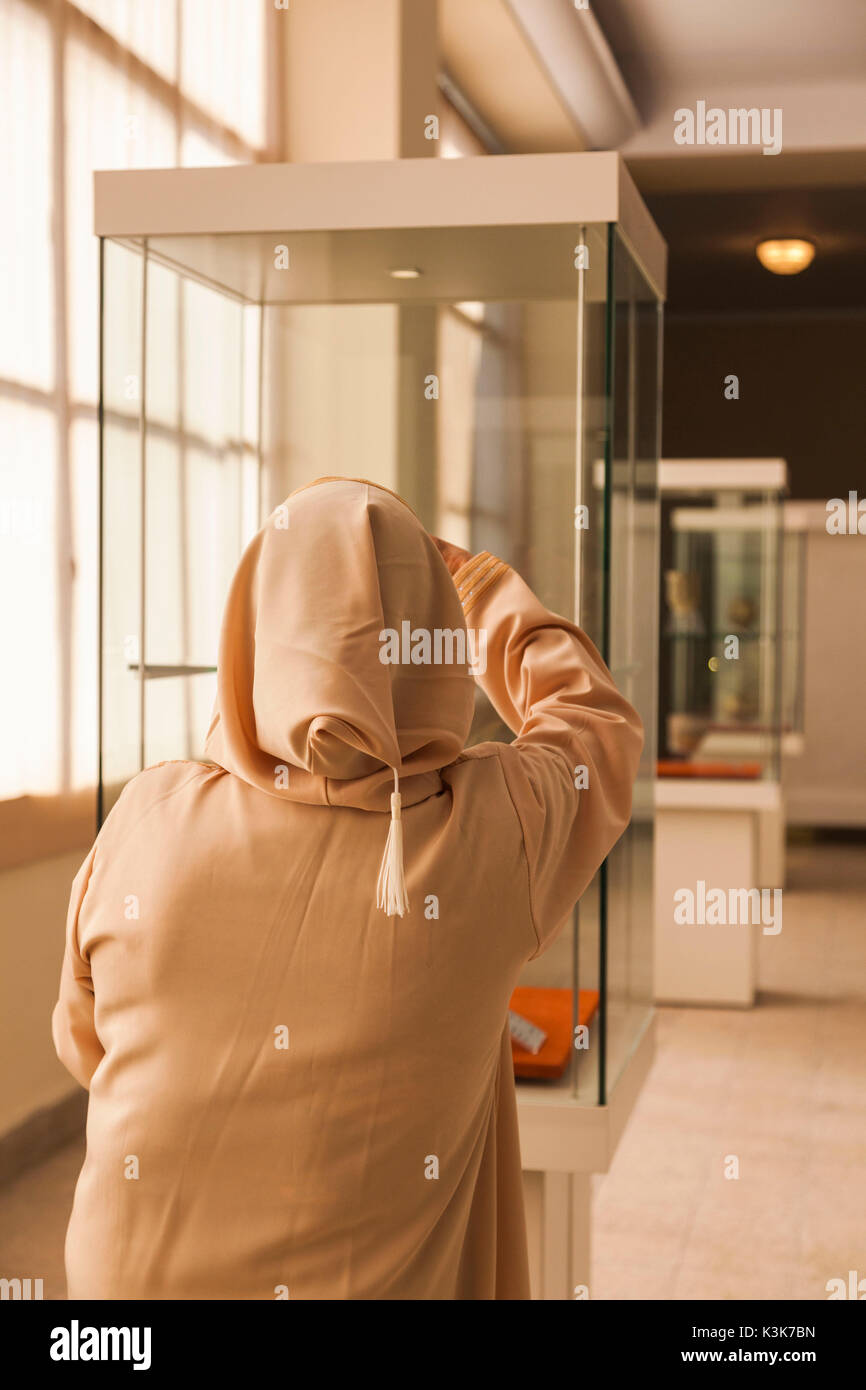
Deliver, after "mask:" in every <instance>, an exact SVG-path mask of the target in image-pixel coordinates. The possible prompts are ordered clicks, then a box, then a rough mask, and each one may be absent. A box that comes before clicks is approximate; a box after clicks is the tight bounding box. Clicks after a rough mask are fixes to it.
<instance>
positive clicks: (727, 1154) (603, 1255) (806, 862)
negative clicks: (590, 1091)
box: [591, 845, 866, 1299]
mask: <svg viewBox="0 0 866 1390" xmlns="http://www.w3.org/2000/svg"><path fill="white" fill-rule="evenodd" d="M783 906H784V919H783V929H782V932H781V933H780V934H779V936H777V937H770V936H766V937H761V938H760V941H761V945H760V962H759V979H760V984H761V994H760V999H759V1003H758V1005H757V1007H756V1008H754V1009H753V1010H749V1011H743V1012H733V1011H729V1010H723V1009H663V1010H661V1011H660V1018H659V1057H658V1061H657V1063H656V1065H655V1068H654V1070H653V1073H652V1075H651V1077H650V1080H649V1082H648V1084H647V1086H646V1087H645V1089H644V1092H643V1094H642V1096H641V1098H640V1101H639V1103H638V1106H637V1109H636V1111H635V1114H634V1116H633V1119H632V1122H631V1124H630V1126H629V1128H628V1130H627V1131H626V1134H625V1136H624V1138H623V1141H622V1143H621V1146H620V1149H619V1151H618V1153H617V1155H616V1157H615V1160H614V1163H613V1167H612V1169H611V1171H610V1173H609V1174H607V1175H606V1176H604V1177H601V1178H597V1179H596V1180H595V1183H596V1186H595V1203H594V1207H595V1210H594V1215H595V1222H594V1231H593V1235H594V1246H593V1266H592V1288H591V1293H592V1296H593V1297H595V1298H604V1299H609V1298H661V1299H670V1298H673V1299H681V1298H682V1299H687V1298H730V1299H735V1298H804V1299H816V1298H826V1297H827V1292H826V1288H825V1286H826V1284H827V1281H828V1279H833V1278H842V1279H845V1280H846V1281H847V1278H848V1271H849V1270H852V1269H855V1270H858V1271H859V1277H866V849H864V847H863V846H862V845H860V846H840V845H829V846H828V845H823V846H816V847H798V848H796V849H792V850H791V851H790V853H789V881H788V887H787V888H786V890H785V896H784V903H783ZM734 1159H735V1160H737V1163H738V1168H739V1176H738V1177H736V1178H733V1177H726V1176H725V1171H726V1167H727V1169H728V1171H729V1172H733V1171H736V1169H735V1164H734V1162H733V1161H732V1160H734Z"/></svg>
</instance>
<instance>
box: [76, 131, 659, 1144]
mask: <svg viewBox="0 0 866 1390" xmlns="http://www.w3.org/2000/svg"><path fill="white" fill-rule="evenodd" d="M96 229H97V232H98V233H99V234H100V236H101V238H102V241H101V247H102V251H101V283H102V305H101V311H102V337H101V378H102V402H101V421H102V430H101V448H102V459H101V477H102V676H101V692H102V695H101V702H102V705H101V739H100V745H101V785H100V795H101V804H102V814H105V813H106V812H107V810H108V809H109V808H110V805H111V804H112V802H113V800H114V799H115V797H116V796H117V794H118V793H119V790H120V788H121V786H122V785H123V783H124V782H125V781H126V780H127V779H128V778H129V777H130V776H132V775H133V774H134V773H135V772H136V771H137V770H138V769H139V768H140V767H142V766H144V765H146V764H148V763H151V762H154V761H157V760H159V759H161V758H168V757H193V758H195V757H200V756H201V754H202V746H203V739H204V734H205V731H206V728H207V724H208V720H209V716H210V709H211V704H212V700H213V695H214V689H215V676H214V667H215V662H216V651H217V639H218V631H219V622H220V616H221V609H222V602H223V596H224V593H225V590H226V587H227V584H228V580H229V577H230V575H231V573H232V570H233V568H234V566H235V565H236V563H237V560H238V558H239V556H240V554H241V551H242V549H243V546H244V545H245V543H246V541H247V540H248V539H249V537H250V536H251V535H252V534H253V532H254V530H255V529H256V527H257V526H258V525H259V524H260V523H261V521H262V520H263V519H264V518H265V517H266V516H267V515H268V514H269V512H270V511H271V510H272V509H273V508H274V507H275V506H276V505H278V503H279V502H280V501H282V500H283V498H284V497H285V496H286V495H287V494H288V493H289V492H290V491H292V490H293V489H294V488H296V487H299V486H301V485H302V484H304V483H307V482H309V481H311V480H312V479H313V478H316V477H319V476H322V475H326V474H347V475H350V476H356V477H365V478H369V479H371V480H373V481H376V482H381V483H383V484H385V485H386V486H388V487H390V488H392V489H394V490H396V491H397V492H399V493H400V494H401V495H403V496H404V497H405V498H406V499H407V501H408V502H410V504H411V505H412V506H413V507H414V508H415V509H416V511H417V512H418V514H419V515H420V517H421V519H422V520H423V521H424V523H425V525H427V526H428V528H429V529H430V530H431V531H433V532H435V533H436V534H439V535H441V536H444V537H445V538H446V539H448V540H450V541H453V542H455V543H457V544H459V545H462V546H465V547H466V548H468V549H469V550H471V551H473V552H474V551H478V550H481V549H487V550H490V551H492V552H493V553H495V554H497V555H499V556H500V557H501V558H502V559H504V560H506V561H508V562H509V563H510V564H512V565H514V566H515V567H516V568H517V569H518V570H519V571H520V573H521V574H522V575H523V576H524V577H525V578H526V580H527V581H528V582H529V584H530V585H531V586H532V587H533V588H534V589H535V590H536V592H537V593H538V594H539V596H540V597H541V599H542V600H543V601H544V602H545V603H546V604H547V605H548V606H550V607H551V608H553V609H554V610H556V611H558V612H560V613H563V614H566V615H568V616H572V615H576V616H577V620H578V621H579V622H580V623H581V625H582V626H583V627H584V628H585V629H586V630H587V632H588V633H589V635H590V636H591V637H592V639H593V640H594V641H595V642H596V644H597V645H598V646H599V648H600V649H601V651H602V653H603V654H604V655H605V657H606V659H607V661H608V663H609V664H610V666H611V667H612V670H613V673H614V675H615V677H616V679H617V681H618V683H619V685H620V688H621V689H622V690H623V691H624V693H625V694H626V695H627V696H628V698H629V699H630V700H631V701H632V703H633V704H634V705H635V706H636V707H637V709H638V710H639V712H640V714H641V716H642V719H643V721H644V725H645V728H646V730H647V735H648V736H647V741H646V747H645V749H644V754H643V760H642V763H641V768H640V774H639V778H638V783H637V787H636V790H635V802H634V817H633V822H632V825H631V826H630V828H629V829H628V830H627V831H626V833H625V835H624V836H623V837H622V839H621V841H620V842H619V844H618V845H617V846H616V848H615V850H614V851H613V853H612V854H611V856H610V857H609V859H608V862H607V864H606V865H605V866H604V867H603V868H602V870H601V871H600V872H599V874H598V875H597V877H596V880H595V882H594V883H593V884H592V886H591V887H590V889H589V890H588V891H587V893H586V894H585V896H584V898H583V899H582V901H581V903H580V905H579V908H578V910H577V911H576V912H575V914H574V918H573V920H572V921H570V922H569V923H568V924H567V925H566V927H565V928H564V930H563V931H562V933H561V935H560V937H559V939H558V941H557V942H556V944H555V946H554V947H553V948H552V949H551V950H550V951H548V952H547V953H546V954H545V956H543V957H542V958H541V959H539V960H538V961H536V962H533V963H532V964H531V966H530V967H528V968H527V971H526V973H525V977H524V979H523V980H522V981H521V987H520V989H519V990H518V992H517V994H516V996H515V999H514V1001H513V1008H514V1009H515V1010H516V1011H517V1012H518V1013H520V1014H521V1015H523V1016H524V1017H526V1018H529V1020H530V1021H531V1022H534V1023H536V1024H539V1025H540V1026H541V1028H542V1029H543V1031H544V1032H545V1033H546V1034H547V1038H546V1042H545V1043H544V1046H543V1047H542V1050H541V1052H540V1053H538V1054H534V1053H533V1052H531V1051H529V1050H528V1049H526V1048H523V1047H521V1046H520V1044H519V1043H517V1042H516V1041H515V1043H514V1057H515V1065H516V1069H517V1072H518V1074H519V1075H521V1076H529V1077H531V1078H533V1079H527V1080H526V1081H525V1082H522V1083H521V1086H520V1087H519V1090H520V1093H521V1106H522V1113H521V1125H522V1134H523V1148H524V1162H525V1166H527V1167H530V1168H536V1169H541V1168H546V1167H549V1166H554V1167H558V1168H560V1169H569V1170H574V1169H577V1168H589V1167H592V1166H595V1167H599V1166H601V1167H603V1166H605V1164H606V1161H607V1156H608V1150H609V1149H611V1148H612V1145H613V1143H614V1142H615V1133H614V1131H616V1132H617V1133H618V1129H617V1125H620V1126H621V1123H622V1115H620V1114H619V1112H616V1114H615V1116H614V1119H613V1120H611V1133H610V1136H609V1142H608V1141H607V1140H606V1141H605V1143H606V1144H607V1148H605V1143H602V1142H601V1141H599V1143H597V1144H596V1145H595V1148H594V1149H592V1146H591V1145H590V1146H589V1148H588V1149H587V1146H586V1144H584V1145H583V1146H582V1147H583V1149H584V1150H585V1152H581V1153H578V1151H577V1148H578V1146H577V1144H576V1138H577V1135H576V1131H575V1133H574V1134H571V1132H569V1133H570V1134H571V1137H570V1138H569V1139H568V1145H567V1151H566V1150H565V1149H563V1145H562V1142H561V1141H560V1139H558V1138H557V1135H558V1134H560V1133H561V1124H560V1127H559V1128H557V1124H558V1123H559V1122H561V1121H562V1119H563V1116H566V1115H574V1114H575V1113H580V1112H581V1111H583V1110H584V1108H587V1107H589V1108H593V1107H595V1108H597V1107H599V1106H607V1107H610V1106H611V1102H612V1098H613V1097H614V1096H615V1095H616V1093H617V1091H618V1089H619V1084H618V1083H619V1082H620V1079H621V1078H622V1077H623V1075H624V1074H625V1072H626V1071H628V1070H629V1064H630V1063H631V1064H632V1065H631V1081H630V1083H629V1085H627V1086H625V1087H624V1088H622V1092H621V1093H622V1100H621V1106H622V1107H626V1106H627V1104H629V1103H630V1098H631V1099H633V1096H634V1094H635V1093H636V1088H637V1086H638V1085H639V1082H640V1076H641V1075H642V1074H643V1070H645V1068H646V1066H647V1065H648V1062H649V1057H650V1055H651V1030H649V1027H648V1025H649V1022H650V1019H651V992H652V983H651V972H652V946H651V933H652V919H653V900H652V887H651V884H652V862H653V814H654V813H653V785H654V777H655V762H656V757H655V748H654V739H653V736H652V733H653V730H654V729H655V726H656V691H657V655H656V652H657V628H656V617H657V609H658V597H657V575H658V495H657V463H658V440H659V343H660V308H661V298H662V294H663V290H664V276H665V248H664V244H663V242H662V241H661V238H660V236H659V234H658V232H657V230H656V228H655V227H654V225H653V223H652V222H651V220H650V218H649V216H648V214H647V212H646V210H645V208H644V207H643V205H642V203H641V202H640V199H639V197H638V195H637V193H636V191H635V189H634V187H633V185H632V184H631V181H630V179H629V177H628V174H627V172H626V171H625V168H624V166H623V165H622V163H621V161H620V160H619V157H618V156H616V155H607V154H585V155H583V154H582V155H544V156H501V157H497V158H495V159H483V160H482V159H478V160H473V159H466V160H441V159H422V160H400V161H395V162H393V163H388V164H373V165H360V164H354V165H326V166H306V167H304V166H289V165H286V166H277V165H263V166H257V167H255V168H225V169H208V170H188V171H146V172H136V173H110V174H108V173H107V174H97V175H96ZM511 737H512V735H511V733H510V731H509V730H507V729H506V728H505V727H504V726H502V725H501V724H500V722H499V720H498V719H497V717H496V715H495V712H494V711H493V709H492V708H491V707H490V706H489V704H488V703H487V702H486V700H485V699H484V698H483V697H482V696H481V695H480V694H479V697H478V703H477V710H476V717H475V721H474V726H473V732H472V741H473V742H477V741H480V740H482V739H487V738H501V739H507V740H510V739H511ZM581 1025H587V1030H586V1032H584V1031H582V1030H581ZM635 1059H637V1060H635ZM551 1107H553V1111H552V1110H551ZM524 1112H525V1113H524ZM554 1112H555V1113H554ZM551 1115H553V1120H554V1124H553V1128H551V1125H550V1120H551ZM557 1145H558V1146H559V1147H558V1149H557ZM551 1148H553V1150H555V1151H556V1152H554V1153H553V1154H551ZM602 1150H604V1152H602Z"/></svg>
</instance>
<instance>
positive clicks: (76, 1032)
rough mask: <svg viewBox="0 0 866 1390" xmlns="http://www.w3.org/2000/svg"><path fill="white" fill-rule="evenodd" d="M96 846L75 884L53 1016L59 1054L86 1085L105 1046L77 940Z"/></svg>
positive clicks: (53, 1029)
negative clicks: (100, 1038)
mask: <svg viewBox="0 0 866 1390" xmlns="http://www.w3.org/2000/svg"><path fill="white" fill-rule="evenodd" d="M95 855H96V845H94V846H93V848H92V849H91V851H90V853H89V854H88V856H87V858H86V859H85V861H84V863H83V864H82V866H81V868H80V869H79V870H78V873H77V874H76V876H75V879H74V881H73V884H72V892H71V894H70V898H69V911H68V913H67V917H66V949H65V951H64V955H63V968H62V970H61V974H60V998H59V999H58V1001H57V1003H56V1005H55V1007H54V1013H53V1015H52V1018H51V1032H52V1036H53V1038H54V1046H55V1049H56V1051H57V1056H58V1057H59V1058H60V1060H61V1062H62V1063H63V1065H64V1066H65V1067H66V1069H67V1071H69V1072H71V1073H72V1075H73V1076H74V1077H75V1080H76V1081H77V1082H79V1084H80V1085H82V1086H84V1087H85V1088H89V1086H90V1078H91V1077H92V1076H93V1073H94V1072H95V1071H96V1068H97V1066H98V1065H99V1063H100V1061H101V1060H102V1056H103V1048H102V1044H101V1043H100V1041H99V1038H98V1037H97V1036H96V1029H95V1027H94V1022H93V984H92V982H91V979H90V965H89V962H88V961H87V960H85V959H84V957H83V956H82V954H81V949H80V947H79V943H78V919H79V914H80V912H81V907H82V904H83V902H84V895H85V893H86V892H87V885H88V884H89V882H90V875H91V873H92V871H93V860H94V857H95Z"/></svg>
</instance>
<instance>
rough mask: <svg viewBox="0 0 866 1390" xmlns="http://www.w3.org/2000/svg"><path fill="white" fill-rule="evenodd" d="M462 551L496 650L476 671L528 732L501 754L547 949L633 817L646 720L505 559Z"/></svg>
mask: <svg viewBox="0 0 866 1390" xmlns="http://www.w3.org/2000/svg"><path fill="white" fill-rule="evenodd" d="M440 549H441V547H440ZM449 549H451V550H453V547H451V548H449ZM458 555H459V557H460V558H459V563H458ZM458 555H451V556H449V555H447V554H446V555H444V558H445V562H446V564H448V567H449V569H451V572H452V574H453V577H454V583H455V585H456V587H457V592H458V594H459V595H460V598H461V601H462V603H463V611H464V613H465V615H466V624H467V627H468V628H469V629H472V630H474V631H475V632H476V634H477V635H476V639H475V647H476V651H477V650H484V653H485V668H484V670H483V671H480V672H479V673H478V674H477V675H476V679H477V680H478V682H479V684H480V685H481V687H482V688H483V690H484V692H485V694H486V695H487V696H488V697H489V699H490V701H491V703H492V704H493V705H494V707H495V709H496V711H497V713H498V714H499V715H500V717H501V718H502V719H503V720H504V721H505V723H506V724H507V725H508V726H509V728H510V729H512V730H513V732H514V733H515V734H516V735H517V737H516V739H515V741H514V743H512V744H511V745H509V746H507V747H504V748H503V750H502V755H501V761H502V767H503V770H504V773H505V777H506V782H507V785H508V790H509V793H510V795H511V799H512V801H513V803H514V808H515V810H516V812H517V816H518V818H519V820H520V824H521V827H522V830H523V840H524V845H525V847H526V857H527V866H528V872H529V888H530V902H531V905H532V913H533V919H534V925H535V930H536V934H537V936H538V943H539V950H543V949H544V948H545V947H546V946H548V945H549V944H550V942H551V941H552V940H553V938H554V937H555V936H556V934H557V932H558V930H559V928H560V927H561V926H562V924H563V921H564V920H565V918H566V916H567V914H568V912H569V911H570V910H571V908H572V907H573V905H574V903H575V902H576V901H577V899H578V898H579V897H580V895H581V893H583V891H584V889H585V888H586V887H587V885H588V884H589V882H590V880H591V879H592V877H593V875H594V874H595V872H596V870H597V869H598V868H599V866H600V864H601V863H602V861H603V859H604V858H605V856H606V855H607V854H608V852H609V851H610V850H611V849H612V847H613V845H614V844H615V843H616V841H617V840H618V839H619V837H620V835H621V834H622V832H623V830H624V829H625V827H626V826H627V824H628V821H629V817H630V815H631V801H632V787H633V785H634V780H635V776H636V774H637V769H638V763H639V760H640V754H641V749H642V747H643V728H642V725H641V721H640V718H639V716H638V714H637V712H636V711H635V710H634V709H633V707H632V706H631V705H630V704H629V702H628V701H627V700H626V699H625V698H624V696H622V695H621V694H620V692H619V691H618V690H617V688H616V686H615V685H614V682H613V677H612V676H611V674H610V671H609V670H608V668H607V666H606V665H605V663H604V662H603V661H602V659H601V656H600V655H599V653H598V651H597V650H596V648H595V647H594V646H593V644H592V642H591V641H590V640H589V638H588V637H587V636H586V634H585V633H583V632H582V631H581V629H580V628H579V627H577V626H575V624H574V623H571V622H568V621H567V620H566V619H565V618H560V617H557V615H556V614H555V613H551V612H549V611H548V609H546V608H545V607H544V606H543V604H541V603H540V602H539V600H538V599H537V598H536V597H535V595H534V594H533V593H532V591H531V589H529V588H528V586H527V585H526V584H525V583H524V581H523V580H522V579H521V578H520V576H519V575H518V574H517V573H515V571H514V570H512V569H511V568H510V567H509V566H508V565H506V564H504V563H503V562H502V561H501V560H498V559H496V557H495V556H493V555H490V554H488V553H487V552H482V553H481V554H480V555H475V556H472V557H470V558H468V559H467V558H465V556H466V552H458Z"/></svg>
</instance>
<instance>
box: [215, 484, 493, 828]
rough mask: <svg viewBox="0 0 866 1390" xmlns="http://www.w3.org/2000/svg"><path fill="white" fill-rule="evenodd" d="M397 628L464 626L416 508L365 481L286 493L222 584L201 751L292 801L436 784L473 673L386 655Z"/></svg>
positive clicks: (346, 801) (383, 805)
mask: <svg viewBox="0 0 866 1390" xmlns="http://www.w3.org/2000/svg"><path fill="white" fill-rule="evenodd" d="M406 623H408V624H409V625H410V626H409V629H408V631H409V632H417V631H419V630H420V631H422V632H424V631H426V632H429V633H434V632H435V631H436V630H437V629H446V630H450V631H455V630H457V631H460V630H462V631H464V632H465V627H466V624H465V619H464V616H463V609H462V606H461V603H460V600H459V598H458V596H457V591H456V589H455V587H454V581H453V580H452V578H451V575H450V574H449V572H448V569H447V567H446V565H445V563H444V561H443V559H442V557H441V555H440V554H439V551H438V549H437V547H436V545H435V543H434V542H433V540H432V539H431V537H430V536H429V535H428V533H427V532H426V530H425V529H424V527H423V526H422V525H421V522H420V521H419V520H418V518H417V517H416V515H415V513H414V512H413V511H412V510H411V508H410V507H409V506H408V505H407V504H406V503H405V502H403V501H402V500H401V499H400V498H399V497H397V496H396V494H394V493H392V492H390V491H389V490H388V489H387V488H383V487H380V486H378V485H376V484H374V483H370V482H366V481H365V480H363V479H352V478H320V479H318V480H317V481H316V482H315V483H311V484H309V485H308V486H306V487H304V488H301V489H299V490H298V491H297V492H293V493H292V494H291V496H290V497H288V498H287V499H286V501H285V502H283V503H282V504H281V505H280V506H279V507H277V508H276V509H275V511H274V512H273V513H272V514H271V516H270V517H269V518H268V520H267V521H266V523H265V525H264V526H263V527H262V529H261V530H260V531H259V532H258V534H257V535H256V536H255V537H254V538H253V540H252V541H251V542H250V544H249V546H248V547H247V549H246V551H245V552H244V555H243V557H242V559H241V562H240V564H239V566H238V569H237V572H236V573H235V576H234V579H233V580H232V584H231V587H230V589H229V594H228V599H227V602H226V607H225V612H224V616H223V623H222V630H221V635H220V647H219V658H218V665H217V697H216V702H215V706H214V713H213V718H212V720H211V724H210V728H209V730H208V735H207V740H206V743H205V752H206V755H207V757H208V758H209V759H210V760H211V761H212V762H215V763H217V764H218V765H219V766H221V767H223V768H225V769H226V770H227V771H228V772H231V773H234V774H235V775H236V776H237V777H241V778H243V780H244V781H245V782H248V783H250V784H251V785H253V786H255V787H259V788H260V789H261V790H262V791H264V792H267V793H269V794H270V795H272V796H282V797H287V798H289V799H291V800H294V801H306V802H312V803H318V804H332V805H343V806H355V807H359V808H362V809H365V810H371V811H387V810H388V808H389V805H390V804H391V803H390V795H391V792H392V791H393V790H394V784H395V777H394V774H395V772H396V773H398V774H399V779H400V792H401V793H402V801H403V804H404V805H412V804H413V803H415V802H417V801H421V800H423V799H424V798H425V797H427V796H431V795H434V794H435V793H436V792H438V791H439V790H440V789H441V785H442V784H441V779H440V777H439V769H440V768H442V767H444V766H446V765H447V764H448V763H450V762H453V760H454V759H455V758H456V757H457V756H458V754H459V753H461V752H462V750H463V748H464V746H465V743H466V739H467V737H468V734H469V728H470V724H471V721H472V712H473V703H474V685H475V682H474V679H473V676H472V674H471V672H470V669H469V666H468V665H467V664H466V662H465V661H461V662H458V661H456V660H455V661H450V662H448V661H446V662H440V663H438V664H434V663H433V662H432V661H431V662H426V661H423V660H422V661H418V662H417V663H413V662H412V661H411V660H410V661H408V662H406V661H405V660H403V659H400V660H399V661H394V660H393V659H391V660H388V661H383V660H382V654H383V652H385V653H388V652H389V651H390V654H391V656H392V657H393V655H394V651H395V646H394V643H393V639H392V640H390V641H389V639H388V638H387V637H383V634H387V633H389V632H390V633H397V634H400V635H401V637H402V635H403V634H404V632H406V631H407V629H405V628H404V624H406ZM464 642H465V639H464ZM443 649H445V648H443ZM416 650H417V654H418V655H423V649H422V647H418V648H417V649H416ZM452 653H453V654H454V655H455V656H460V655H465V646H464V647H463V650H462V652H461V650H460V647H459V643H458V644H455V647H454V648H452ZM405 654H406V647H405V646H404V645H403V644H402V643H401V651H400V655H401V658H402V657H403V656H405ZM440 654H441V653H440Z"/></svg>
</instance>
